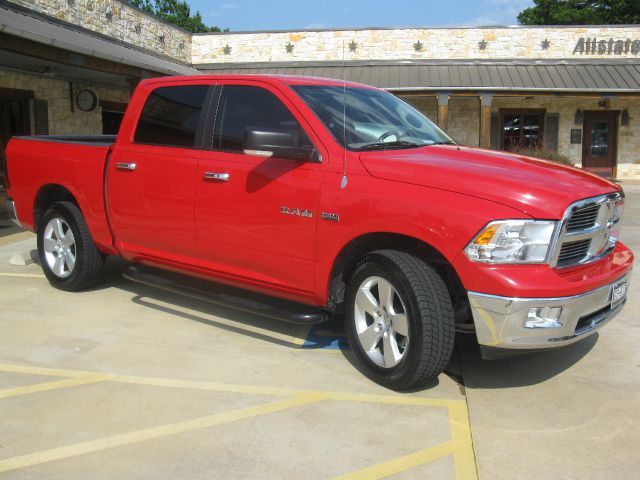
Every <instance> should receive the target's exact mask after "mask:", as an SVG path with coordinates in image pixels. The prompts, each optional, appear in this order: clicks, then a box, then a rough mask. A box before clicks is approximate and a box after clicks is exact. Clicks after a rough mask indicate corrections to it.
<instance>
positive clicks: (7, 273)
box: [0, 272, 46, 278]
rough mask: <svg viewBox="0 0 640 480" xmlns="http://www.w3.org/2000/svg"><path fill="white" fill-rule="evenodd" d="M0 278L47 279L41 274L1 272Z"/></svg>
mask: <svg viewBox="0 0 640 480" xmlns="http://www.w3.org/2000/svg"><path fill="white" fill-rule="evenodd" d="M0 277H20V278H46V277H45V276H44V275H42V274H41V273H9V272H0Z"/></svg>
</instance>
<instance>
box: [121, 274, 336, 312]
mask: <svg viewBox="0 0 640 480" xmlns="http://www.w3.org/2000/svg"><path fill="white" fill-rule="evenodd" d="M122 275H123V277H124V278H126V279H128V280H131V281H133V282H136V283H141V284H143V285H147V286H150V287H156V288H159V289H161V290H165V291H168V292H172V293H176V294H179V295H184V296H186V297H190V298H194V299H196V300H201V301H204V302H209V303H213V304H215V305H222V306H224V307H228V308H232V309H235V310H240V311H243V312H247V313H252V314H254V315H259V316H262V317H268V318H274V319H276V320H284V321H286V322H290V323H297V324H315V323H322V322H326V321H328V320H329V313H328V312H326V311H325V310H323V309H322V308H320V307H313V306H310V305H305V304H303V303H296V302H291V301H288V300H282V299H279V298H275V297H270V296H267V295H260V294H258V293H254V292H249V291H246V290H242V289H240V288H233V287H229V286H226V285H221V284H219V283H215V282H210V281H207V280H202V279H199V278H195V277H190V276H187V275H182V274H179V273H174V272H169V271H166V270H160V269H156V268H151V267H146V266H145V267H142V266H140V265H132V266H131V267H129V269H128V271H126V272H124V273H123V274H122Z"/></svg>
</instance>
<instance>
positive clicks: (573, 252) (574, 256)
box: [558, 239, 591, 268]
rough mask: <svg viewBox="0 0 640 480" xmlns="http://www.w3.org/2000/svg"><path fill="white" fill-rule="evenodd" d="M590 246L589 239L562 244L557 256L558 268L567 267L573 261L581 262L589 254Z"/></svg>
mask: <svg viewBox="0 0 640 480" xmlns="http://www.w3.org/2000/svg"><path fill="white" fill-rule="evenodd" d="M590 246H591V240H589V239H586V240H578V241H577V242H568V243H565V244H563V245H562V248H560V254H559V255H558V267H560V268H562V267H565V266H569V265H571V264H573V263H574V262H575V261H580V260H582V259H583V258H584V257H585V256H586V255H587V254H588V253H589V247H590Z"/></svg>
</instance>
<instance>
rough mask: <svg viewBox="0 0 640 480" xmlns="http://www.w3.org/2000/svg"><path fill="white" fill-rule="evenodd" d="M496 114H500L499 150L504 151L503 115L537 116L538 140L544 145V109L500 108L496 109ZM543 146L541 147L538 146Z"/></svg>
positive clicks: (545, 111)
mask: <svg viewBox="0 0 640 480" xmlns="http://www.w3.org/2000/svg"><path fill="white" fill-rule="evenodd" d="M498 113H499V114H500V145H499V146H498V148H499V150H502V151H505V150H504V116H505V115H515V114H521V115H522V116H524V115H538V116H540V133H539V135H538V136H539V138H540V139H541V141H542V143H543V144H544V115H545V113H547V110H546V108H500V109H498ZM522 130H523V129H522V124H521V125H520V131H521V133H520V148H523V145H522ZM540 146H543V145H540Z"/></svg>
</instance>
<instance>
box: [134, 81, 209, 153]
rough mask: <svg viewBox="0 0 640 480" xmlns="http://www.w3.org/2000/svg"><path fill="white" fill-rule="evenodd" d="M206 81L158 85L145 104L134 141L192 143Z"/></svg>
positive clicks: (176, 145) (182, 145)
mask: <svg viewBox="0 0 640 480" xmlns="http://www.w3.org/2000/svg"><path fill="white" fill-rule="evenodd" d="M208 89H209V87H208V86H207V85H184V86H179V87H161V88H157V89H156V90H154V91H153V92H152V93H151V95H149V98H147V102H146V103H145V104H144V108H143V109H142V114H141V115H140V119H139V120H138V126H137V127H136V133H135V136H134V142H136V143H150V144H153V145H166V146H170V147H188V148H191V147H193V146H194V144H195V140H196V131H197V130H198V123H199V122H200V114H201V113H202V106H203V104H204V99H205V96H206V95H207V90H208Z"/></svg>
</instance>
